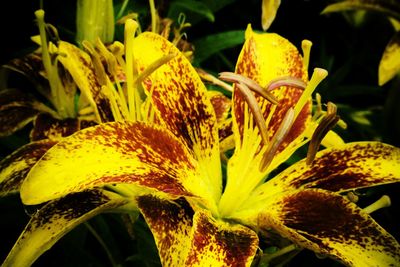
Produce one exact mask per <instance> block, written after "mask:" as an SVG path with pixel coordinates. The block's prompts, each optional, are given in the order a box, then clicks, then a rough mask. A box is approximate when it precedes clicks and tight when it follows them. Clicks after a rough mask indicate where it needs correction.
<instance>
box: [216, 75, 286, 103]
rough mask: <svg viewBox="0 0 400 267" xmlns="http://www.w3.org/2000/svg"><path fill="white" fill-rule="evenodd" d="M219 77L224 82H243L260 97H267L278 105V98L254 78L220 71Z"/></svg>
mask: <svg viewBox="0 0 400 267" xmlns="http://www.w3.org/2000/svg"><path fill="white" fill-rule="evenodd" d="M219 78H220V79H221V80H223V81H226V82H232V83H236V84H238V83H242V84H245V85H246V86H247V87H248V88H249V89H250V90H252V91H253V92H255V93H257V94H259V95H261V96H262V97H264V98H265V99H267V100H268V101H269V102H271V103H272V104H275V105H278V103H279V101H278V99H277V98H276V97H275V96H274V95H273V94H272V93H271V92H270V91H268V90H267V89H265V88H263V87H262V86H261V85H259V84H258V83H257V82H255V81H254V80H252V79H250V78H247V77H245V76H243V75H240V74H237V73H233V72H221V73H220V74H219Z"/></svg>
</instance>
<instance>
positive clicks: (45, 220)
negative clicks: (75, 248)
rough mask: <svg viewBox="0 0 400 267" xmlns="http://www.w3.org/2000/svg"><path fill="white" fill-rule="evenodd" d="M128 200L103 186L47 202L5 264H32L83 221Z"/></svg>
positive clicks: (27, 227)
mask: <svg viewBox="0 0 400 267" xmlns="http://www.w3.org/2000/svg"><path fill="white" fill-rule="evenodd" d="M127 203H128V200H127V199H126V198H121V197H120V196H118V195H116V194H114V193H111V192H106V191H101V190H92V191H85V192H80V193H74V194H70V195H67V196H65V197H64V198H61V199H59V200H55V201H52V202H49V203H47V204H46V205H45V206H43V207H42V208H41V209H39V210H38V211H37V212H36V213H35V214H34V215H33V216H32V218H31V220H30V221H29V223H28V225H27V226H26V228H25V229H24V231H23V233H22V234H21V235H20V237H19V239H18V241H17V242H16V244H15V245H14V247H13V248H12V250H11V252H10V254H9V255H8V257H7V259H6V260H5V262H3V266H30V265H31V264H32V263H33V262H34V261H35V260H36V259H37V258H38V257H39V256H40V255H42V254H43V253H44V252H45V251H46V250H48V249H49V248H50V247H51V246H53V245H54V244H55V243H56V242H57V241H58V240H59V239H60V238H61V237H63V236H64V235H65V234H66V233H68V232H69V231H70V230H71V229H73V228H74V227H76V226H77V225H79V224H80V223H82V222H84V221H87V220H89V219H90V218H92V217H93V216H95V215H97V214H99V213H101V212H104V211H109V210H112V209H114V208H118V207H121V206H123V205H125V204H127Z"/></svg>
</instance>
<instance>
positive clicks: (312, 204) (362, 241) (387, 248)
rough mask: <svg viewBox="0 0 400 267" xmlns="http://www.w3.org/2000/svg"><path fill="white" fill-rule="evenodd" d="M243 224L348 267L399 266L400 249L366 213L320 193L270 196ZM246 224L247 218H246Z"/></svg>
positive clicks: (338, 199)
mask: <svg viewBox="0 0 400 267" xmlns="http://www.w3.org/2000/svg"><path fill="white" fill-rule="evenodd" d="M260 206H264V209H263V211H262V212H261V213H259V214H257V213H254V216H253V217H252V218H251V219H250V220H248V221H247V223H251V224H253V225H254V226H255V227H260V228H270V227H272V228H273V229H275V230H276V231H278V232H279V233H280V234H281V235H282V236H284V237H287V238H289V239H291V240H292V241H293V242H295V243H297V244H299V245H301V246H303V247H306V248H308V249H310V250H313V251H314V252H316V253H321V254H323V255H328V256H330V257H333V258H336V259H338V260H339V261H342V262H344V263H345V264H347V265H349V266H398V263H399V262H400V245H399V244H398V242H397V241H396V240H395V239H394V238H393V237H392V236H391V235H390V234H389V233H387V232H386V231H385V230H384V229H383V228H382V227H381V226H380V225H379V224H377V223H376V222H375V221H374V220H373V219H372V218H371V217H370V216H369V215H368V214H367V213H366V212H363V211H362V210H361V209H360V208H359V207H357V206H356V205H355V204H354V203H352V202H350V201H348V200H347V199H346V198H344V197H342V196H340V195H338V194H336V193H332V192H329V191H325V190H321V189H304V190H297V191H290V192H286V193H283V194H280V195H274V197H271V198H270V199H269V200H268V201H266V202H265V201H264V202H263V203H260ZM247 219H249V218H247Z"/></svg>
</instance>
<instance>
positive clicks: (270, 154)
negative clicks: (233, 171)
mask: <svg viewBox="0 0 400 267" xmlns="http://www.w3.org/2000/svg"><path fill="white" fill-rule="evenodd" d="M294 116H295V114H294V110H293V108H289V109H288V111H287V112H286V114H285V117H284V118H283V120H282V123H281V125H280V126H279V128H278V130H277V131H276V133H275V135H274V136H273V137H272V139H271V141H270V143H269V144H268V147H267V150H266V151H265V153H264V155H263V158H262V160H261V164H260V166H259V170H260V172H264V171H265V170H266V169H267V168H268V166H269V165H270V164H271V162H272V160H273V158H274V156H275V153H276V151H277V150H278V148H279V146H280V145H281V144H282V141H283V140H284V139H285V137H286V136H287V135H288V133H289V132H290V129H291V128H292V125H293V122H294Z"/></svg>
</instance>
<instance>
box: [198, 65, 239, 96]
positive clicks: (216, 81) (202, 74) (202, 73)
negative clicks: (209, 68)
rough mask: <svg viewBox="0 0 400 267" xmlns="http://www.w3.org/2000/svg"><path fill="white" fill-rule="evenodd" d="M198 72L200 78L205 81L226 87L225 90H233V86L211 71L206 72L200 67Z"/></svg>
mask: <svg viewBox="0 0 400 267" xmlns="http://www.w3.org/2000/svg"><path fill="white" fill-rule="evenodd" d="M196 71H197V74H199V76H200V78H201V79H202V80H203V81H206V82H210V83H212V84H214V85H217V86H219V87H221V88H224V89H225V90H227V91H229V92H233V87H232V86H231V85H229V84H227V83H225V82H223V81H222V80H220V79H218V78H217V77H215V76H213V75H211V74H210V73H208V72H206V71H205V70H203V69H200V68H196Z"/></svg>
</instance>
